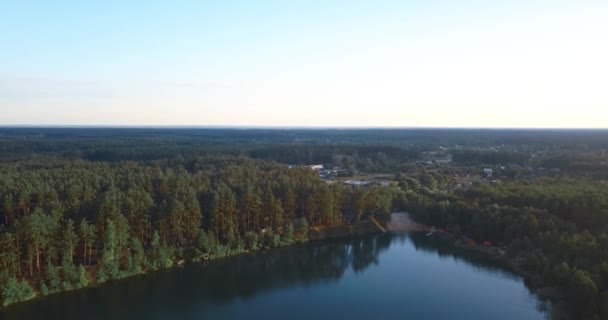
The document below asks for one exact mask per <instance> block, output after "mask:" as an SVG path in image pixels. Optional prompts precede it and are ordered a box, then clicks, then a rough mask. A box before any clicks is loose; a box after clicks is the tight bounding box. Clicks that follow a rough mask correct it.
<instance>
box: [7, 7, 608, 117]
mask: <svg viewBox="0 0 608 320" xmlns="http://www.w3.org/2000/svg"><path fill="white" fill-rule="evenodd" d="M606 17H608V1H605V0H603V1H594V0H581V1H575V0H569V1H560V0H547V1H545V0H512V1H490V0H419V1H414V0H411V1H407V0H401V1H396V0H395V1H393V0H375V1H371V0H370V1H356V0H349V1H346V0H344V1H341V0H334V1H332V0H291V1H290V0H277V1H264V0H260V1H246V0H243V1H230V0H225V1H206V0H181V1H180V0H176V1H154V0H147V1H136V0H132V1H113V0H104V1H93V0H91V1H76V0H74V1H61V0H56V1H46V0H45V1H29V0H5V1H0V125H121V126H125V125H126V126H147V125H153V126H175V125H179V126H207V125H210V126H214V125H219V126H321V127H501V128H503V127H508V128H519V127H525V128H547V127H549V128H608V19H607V18H606Z"/></svg>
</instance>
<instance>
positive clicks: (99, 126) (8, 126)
mask: <svg viewBox="0 0 608 320" xmlns="http://www.w3.org/2000/svg"><path fill="white" fill-rule="evenodd" d="M11 128H16V129H23V128H40V129H239V130H243V129H271V130H272V129H274V130H298V129H300V130H306V129H308V130H320V129H324V130H353V129H355V130H357V129H358V130H370V129H371V130H373V129H381V130H414V129H419V130H433V129H435V130H436V129H440V130H441V129H443V130H446V129H448V130H449V129H455V130H572V131H581V130H595V131H597V130H608V127H475V126H470V127H468V126H314V125H313V126H307V125H285V126H281V125H155V124H150V125H125V124H0V129H11Z"/></svg>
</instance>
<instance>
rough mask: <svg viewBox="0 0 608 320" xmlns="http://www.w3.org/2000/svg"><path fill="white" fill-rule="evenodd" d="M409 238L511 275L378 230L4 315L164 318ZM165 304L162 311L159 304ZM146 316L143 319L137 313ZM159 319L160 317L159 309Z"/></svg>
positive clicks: (354, 260) (338, 271)
mask: <svg viewBox="0 0 608 320" xmlns="http://www.w3.org/2000/svg"><path fill="white" fill-rule="evenodd" d="M404 241H411V243H412V244H413V245H414V247H415V248H416V250H422V251H425V252H429V253H436V254H438V255H439V256H440V257H445V258H453V259H456V260H459V261H463V262H465V263H468V264H471V265H473V266H475V267H476V268H480V269H484V270H486V271H488V270H490V271H491V272H499V273H502V275H503V276H505V275H508V276H511V277H515V275H513V274H512V273H510V272H509V271H508V270H506V269H505V268H502V267H501V266H500V265H499V264H498V263H495V262H492V261H490V260H488V259H484V258H483V257H480V256H477V255H472V254H467V253H466V252H462V250H457V249H456V248H454V247H451V246H449V245H446V244H445V243H442V242H440V241H436V240H430V239H428V238H426V237H424V235H422V236H421V235H418V234H410V235H389V234H386V235H381V236H365V237H356V238H348V239H339V240H327V241H319V242H312V243H309V244H306V245H302V246H294V247H289V248H281V249H276V250H272V251H268V252H263V253H252V254H243V255H240V256H236V257H231V258H226V259H221V260H216V261H211V262H208V263H201V264H191V265H187V266H185V267H183V268H179V269H173V270H167V271H161V272H156V273H153V274H148V275H142V276H137V277H134V278H130V279H126V280H122V281H117V282H114V283H110V284H107V285H104V286H101V287H98V288H88V289H85V290H80V291H74V292H69V293H62V294H58V295H53V296H49V297H45V298H42V299H38V300H34V301H31V302H27V303H24V304H19V305H16V306H13V307H10V308H9V309H8V310H5V311H4V312H3V313H0V317H3V318H6V319H52V318H53V317H56V318H57V319H95V318H97V319H123V318H129V317H131V318H147V317H146V315H149V314H147V313H148V312H154V311H148V310H149V309H155V306H156V307H158V308H160V309H161V310H162V312H163V313H166V314H167V315H168V318H173V317H172V316H171V315H179V314H180V312H182V311H183V310H184V309H188V308H192V306H194V305H196V306H197V307H199V306H200V307H201V308H205V306H209V307H210V308H211V307H212V306H216V305H218V304H219V305H226V304H230V303H232V302H234V301H235V300H239V299H241V300H248V299H251V298H253V297H256V296H258V295H262V294H265V293H270V292H273V291H276V290H279V289H284V288H292V287H312V286H317V285H321V284H324V283H336V282H338V281H339V280H340V279H341V278H342V277H343V275H344V274H345V272H346V271H347V270H349V269H350V270H352V271H353V272H354V273H361V272H363V271H364V270H366V269H367V268H369V267H370V266H373V265H376V264H378V263H379V256H380V255H381V254H382V252H384V251H386V250H387V249H388V248H389V247H390V246H391V244H392V243H395V242H404ZM161 307H162V308H161ZM142 315H143V317H142ZM156 316H158V314H156Z"/></svg>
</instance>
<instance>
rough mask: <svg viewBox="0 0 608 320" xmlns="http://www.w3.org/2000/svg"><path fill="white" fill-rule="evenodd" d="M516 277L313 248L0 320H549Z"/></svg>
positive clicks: (46, 303)
mask: <svg viewBox="0 0 608 320" xmlns="http://www.w3.org/2000/svg"><path fill="white" fill-rule="evenodd" d="M544 309H546V306H545V305H544V304H543V303H540V302H539V301H538V299H537V298H536V297H535V296H534V295H533V294H532V293H530V291H529V290H528V289H527V288H526V286H525V284H524V282H523V280H522V278H520V277H517V276H515V275H513V274H511V273H510V272H508V271H506V270H504V269H502V268H501V267H500V266H498V265H496V264H494V263H492V262H491V261H488V260H487V259H484V258H483V257H479V256H475V255H472V254H470V253H467V252H463V251H462V250H458V249H456V248H453V247H450V246H448V245H446V244H445V243H442V242H440V241H438V240H434V239H432V238H429V237H425V236H424V235H421V234H410V235H388V234H385V235H377V236H363V237H355V238H351V239H341V240H327V241H320V242H312V243H309V244H305V245H302V246H295V247H289V248H282V249H276V250H272V251H269V252H264V253H252V254H244V255H240V256H236V257H232V258H226V259H221V260H216V261H212V262H209V263H204V264H203V263H201V264H191V265H187V266H185V267H183V268H178V269H172V270H167V271H162V272H157V273H153V274H149V275H144V276H138V277H134V278H129V279H126V280H122V281H118V282H115V283H110V284H108V285H104V286H102V287H99V288H88V289H85V290H80V291H74V292H69V293H62V294H58V295H53V296H49V297H45V298H42V299H38V300H34V301H31V302H27V303H23V304H19V305H16V306H13V307H11V308H9V309H8V310H5V311H4V312H3V313H0V315H1V316H2V317H4V318H6V319H19V320H24V319H47V320H48V319H131V320H133V319H281V318H285V319H336V318H339V319H340V318H341V319H375V318H382V319H518V320H524V319H546V318H547V312H545V311H542V310H544Z"/></svg>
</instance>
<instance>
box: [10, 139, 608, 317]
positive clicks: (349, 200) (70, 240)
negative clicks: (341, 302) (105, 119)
mask: <svg viewBox="0 0 608 320" xmlns="http://www.w3.org/2000/svg"><path fill="white" fill-rule="evenodd" d="M607 150H608V132H606V131H533V130H532V131H515V130H503V131H488V130H430V129H429V130H422V129H420V130H396V129H395V130H379V129H378V130H375V129H374V130H372V129H369V130H350V129H349V130H346V129H345V130H312V129H311V130H304V129H298V130H295V129H294V130H269V129H151V128H148V129H127V128H123V129H103V128H98V129H74V128H47V129H44V128H4V129H2V130H0V265H1V266H2V268H1V269H0V270H1V271H0V285H1V289H2V290H1V293H0V295H1V298H2V302H3V304H4V305H8V304H11V303H14V302H17V301H21V300H26V299H29V298H31V297H33V296H34V295H46V294H51V293H54V292H58V291H64V290H72V289H76V288H81V287H86V286H89V285H93V284H100V283H103V282H106V281H111V280H114V279H120V278H124V277H128V276H130V275H134V274H140V273H143V272H151V271H154V270H158V269H163V268H168V267H171V266H172V265H174V264H181V263H183V262H184V261H185V262H191V261H201V260H205V259H215V258H220V257H223V256H227V255H233V254H238V253H241V252H245V251H255V250H262V249H267V248H273V247H278V246H284V245H289V244H292V243H295V242H304V241H307V239H308V233H309V231H310V228H313V227H326V226H339V225H343V224H353V223H357V222H359V221H363V220H366V219H367V218H368V217H369V216H376V217H378V218H380V219H382V218H383V217H386V216H387V215H388V214H389V213H390V212H392V211H394V210H407V211H409V212H410V213H411V215H412V217H413V218H415V219H416V220H417V221H418V222H421V223H424V224H426V225H429V226H435V227H441V228H445V229H446V230H448V232H449V233H450V234H452V235H454V237H466V238H470V239H473V240H475V241H476V242H484V241H490V242H492V243H494V244H496V246H499V247H501V248H504V250H505V251H506V253H505V255H506V258H507V259H508V261H510V262H511V264H512V266H513V267H514V268H516V269H517V270H518V271H519V272H521V273H522V275H524V276H525V277H526V280H527V282H528V284H529V285H530V286H531V287H533V288H537V289H539V290H544V291H554V292H557V294H554V295H552V296H551V299H554V300H555V301H556V302H560V303H562V304H563V305H564V306H565V308H566V309H567V315H568V316H570V317H571V318H575V319H594V318H595V319H608V181H607V180H606V179H608V156H607V155H606V151H607ZM310 164H324V165H325V166H326V167H328V168H332V167H333V168H340V169H346V172H347V175H350V176H354V177H357V176H358V175H362V174H368V175H369V174H372V173H382V174H385V175H388V176H390V179H389V180H390V181H391V183H390V184H387V185H379V184H369V185H365V186H354V185H348V184H344V183H341V182H342V180H323V179H321V178H320V176H319V174H318V173H317V172H315V171H313V170H310V169H309V168H307V167H306V166H305V165H310ZM484 170H485V171H484Z"/></svg>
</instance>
